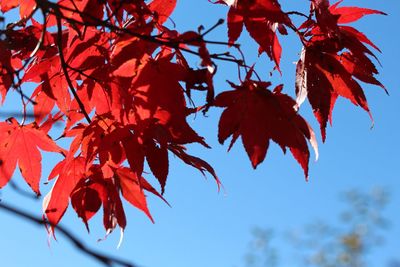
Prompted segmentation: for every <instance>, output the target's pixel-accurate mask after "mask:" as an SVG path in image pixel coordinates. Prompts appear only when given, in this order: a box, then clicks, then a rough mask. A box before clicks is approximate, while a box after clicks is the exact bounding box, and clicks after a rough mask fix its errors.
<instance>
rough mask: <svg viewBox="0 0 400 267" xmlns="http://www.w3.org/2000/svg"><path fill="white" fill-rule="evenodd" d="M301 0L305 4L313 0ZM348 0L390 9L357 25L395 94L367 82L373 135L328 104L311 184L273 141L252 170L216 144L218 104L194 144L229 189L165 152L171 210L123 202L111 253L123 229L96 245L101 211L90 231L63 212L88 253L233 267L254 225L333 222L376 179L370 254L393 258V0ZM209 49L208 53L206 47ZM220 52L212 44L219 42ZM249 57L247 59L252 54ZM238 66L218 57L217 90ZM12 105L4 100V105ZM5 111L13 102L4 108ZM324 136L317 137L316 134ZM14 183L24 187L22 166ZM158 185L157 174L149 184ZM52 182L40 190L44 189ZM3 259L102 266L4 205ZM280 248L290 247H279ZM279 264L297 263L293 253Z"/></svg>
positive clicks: (376, 259) (207, 14)
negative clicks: (382, 219) (387, 198)
mask: <svg viewBox="0 0 400 267" xmlns="http://www.w3.org/2000/svg"><path fill="white" fill-rule="evenodd" d="M178 2H179V3H178V8H177V9H176V12H175V13H174V14H173V16H172V19H173V20H174V21H175V23H176V24H177V25H178V29H180V30H189V29H196V28H197V27H198V26H199V25H200V24H205V25H204V26H205V27H206V28H207V27H208V26H211V25H212V24H214V22H216V21H217V20H218V19H219V18H225V15H226V11H227V9H226V7H223V6H214V5H212V4H210V3H209V2H208V1H207V0H196V1H193V0H192V1H189V0H182V1H178ZM284 2H293V1H282V3H283V6H284V8H285V10H291V9H296V6H297V5H298V4H290V5H291V6H289V5H284V4H285V3H284ZM296 2H304V6H303V7H304V9H307V2H308V1H305V0H304V1H296ZM344 5H362V6H365V7H369V8H375V9H380V10H382V11H384V12H387V13H388V14H389V16H387V17H384V16H369V17H366V18H364V19H363V20H362V21H361V22H358V23H357V24H356V25H357V27H358V28H359V29H360V30H361V31H363V32H364V33H366V34H367V35H368V36H369V37H370V38H371V39H372V41H373V42H375V44H377V45H378V46H379V47H380V48H381V50H382V52H383V53H382V54H381V55H379V59H380V61H381V63H382V68H379V70H380V72H381V74H380V75H379V79H380V80H381V81H382V82H383V84H384V85H385V86H386V87H387V89H388V90H389V92H390V96H387V95H386V94H385V93H384V92H383V91H382V90H381V89H380V88H378V87H373V86H367V85H364V86H363V87H364V88H365V92H366V95H367V98H368V101H369V105H370V108H371V110H372V113H373V116H374V119H375V127H374V128H373V129H372V130H371V129H370V125H371V122H370V120H369V117H368V115H367V114H366V113H365V112H364V111H363V110H362V109H360V108H357V107H354V106H352V105H350V103H349V102H348V101H345V100H343V101H342V100H341V101H338V104H337V106H336V108H335V110H334V118H333V127H332V128H328V131H327V141H326V143H325V144H321V142H319V145H320V158H319V160H318V162H314V161H311V162H310V181H309V182H305V180H304V177H303V174H302V170H301V168H300V167H299V166H298V164H297V163H296V162H295V160H294V159H293V158H292V157H291V155H289V154H288V155H283V154H282V152H281V150H280V149H279V148H278V147H277V146H276V145H271V147H270V149H269V152H268V155H267V159H266V160H265V162H264V163H262V164H261V165H260V166H259V167H258V168H257V170H256V171H254V170H253V169H252V168H251V165H250V162H249V160H248V158H247V156H246V155H245V152H244V150H243V148H242V146H241V142H240V141H238V142H237V144H236V146H235V147H234V148H233V149H232V151H231V152H230V153H229V154H228V153H227V152H226V149H227V147H226V146H223V147H222V146H220V145H219V144H218V142H217V136H216V133H217V122H218V121H217V119H218V118H219V114H220V112H221V110H218V109H212V110H211V111H210V113H209V116H208V117H207V118H204V117H203V116H200V115H199V116H197V117H196V118H189V120H190V122H191V124H192V125H194V127H195V129H196V130H197V131H198V132H199V134H200V135H202V136H205V137H206V139H207V141H208V143H209V144H210V145H211V146H212V147H213V149H211V150H206V149H203V148H202V147H200V146H191V147H190V149H191V152H192V153H193V154H194V155H197V156H201V157H203V158H205V159H207V160H208V162H209V163H211V164H212V165H213V166H214V167H215V169H216V171H217V173H218V175H219V177H220V178H221V180H222V182H223V185H224V188H225V190H222V191H221V192H219V193H218V191H217V186H216V184H215V183H214V181H213V179H212V178H211V177H209V178H208V179H207V180H205V179H204V178H203V176H202V175H201V174H199V173H198V172H197V171H195V170H193V169H191V168H189V167H187V166H184V165H183V164H181V163H180V162H178V161H176V160H174V159H172V162H171V166H170V168H171V169H170V176H169V180H168V184H167V187H166V194H165V197H166V199H167V200H168V201H169V203H170V204H171V206H172V208H170V207H168V206H166V205H165V204H164V203H163V202H162V201H160V200H158V199H155V198H150V199H149V205H150V209H151V212H152V214H153V217H154V219H155V224H152V223H151V222H150V221H149V220H148V219H147V218H146V217H145V215H144V214H142V213H140V212H138V211H136V210H135V209H134V208H133V207H130V206H128V205H125V207H126V212H127V217H128V226H127V228H126V231H125V237H124V241H123V244H122V246H121V248H120V249H116V247H117V243H118V239H119V233H118V232H115V233H114V234H113V235H111V236H109V238H108V239H107V240H106V241H103V242H97V239H99V238H102V237H103V236H104V230H103V228H102V219H101V214H99V215H97V216H96V217H95V218H93V219H92V220H91V230H92V231H91V233H90V234H87V233H86V230H85V227H84V225H83V224H82V223H81V222H80V220H79V219H78V218H77V217H76V215H75V213H74V212H73V211H72V210H69V211H68V213H67V215H66V217H65V218H64V219H63V221H62V224H63V225H65V226H67V227H68V228H70V229H72V230H73V231H74V232H75V233H76V234H77V235H78V236H80V237H81V238H82V239H83V240H85V242H86V243H87V244H88V245H89V246H90V247H92V248H95V249H98V250H100V251H104V252H106V253H109V254H112V255H115V256H119V257H121V258H125V259H128V260H130V261H132V262H133V263H136V264H138V265H139V266H145V267H205V266H210V267H214V266H215V267H234V266H243V256H244V254H245V253H246V249H247V244H248V242H249V241H250V239H251V234H250V230H251V229H252V228H253V227H254V226H260V227H269V228H273V229H274V230H275V231H277V232H285V231H287V230H290V229H293V228H298V227H299V226H301V225H304V224H307V223H310V222H312V221H314V220H316V219H318V218H322V219H324V220H326V221H331V222H332V221H335V220H336V218H337V214H338V212H339V211H340V210H341V209H342V207H343V206H342V203H341V202H340V201H339V200H338V195H339V193H340V192H343V191H346V190H349V189H353V188H357V189H361V190H369V189H371V188H373V187H374V186H382V187H384V188H387V189H389V191H390V192H391V193H392V197H391V202H390V204H389V206H388V209H387V210H386V212H385V215H386V216H387V217H388V218H389V220H390V221H391V228H390V232H389V234H388V235H387V236H386V237H387V239H386V243H385V244H384V246H383V247H382V248H381V249H380V250H379V251H378V252H376V253H374V254H373V255H371V257H370V260H371V263H373V264H374V265H371V266H376V267H381V266H385V265H386V263H387V262H388V261H389V260H390V259H393V258H394V257H396V256H397V257H400V256H399V255H400V241H399V240H400V213H399V207H400V191H399V190H400V188H399V187H400V181H399V178H400V177H399V176H400V175H399V169H400V167H399V166H400V164H399V163H400V156H399V154H398V151H399V150H400V141H399V138H398V137H399V132H400V125H399V115H400V105H399V100H400V92H399V88H400V78H399V77H400V75H399V67H398V64H399V60H400V52H399V48H398V45H399V43H400V30H399V29H398V25H399V24H400V3H399V2H398V0H386V1H375V0H364V1H355V0H345V1H344ZM209 39H216V40H222V41H224V40H226V26H225V25H224V26H222V27H220V28H219V29H218V30H216V31H215V32H214V33H213V34H212V35H210V38H209ZM281 40H282V43H283V46H284V53H283V58H282V70H283V76H282V77H280V76H279V75H277V74H276V73H275V74H274V76H273V77H272V80H273V82H274V83H276V84H277V83H284V84H285V88H284V90H285V92H287V93H289V94H292V95H293V92H294V88H293V87H294V86H293V85H294V68H295V66H294V64H293V62H295V61H297V57H298V52H299V50H300V46H299V44H298V43H297V42H295V41H294V39H293V38H290V37H288V38H281ZM240 42H241V43H243V44H244V47H245V48H244V49H245V50H246V48H247V49H248V50H252V51H256V46H255V45H254V43H253V42H252V41H250V39H249V38H248V36H247V35H243V36H242V38H241V39H240ZM212 49H213V48H211V50H212ZM216 49H217V48H216ZM250 54H251V55H250V58H252V59H253V60H256V61H257V62H258V67H259V68H258V71H259V72H260V73H263V74H264V75H265V76H267V75H268V72H269V71H270V69H271V68H272V65H271V64H270V63H268V60H267V58H266V57H265V56H263V57H261V58H260V59H256V58H255V53H254V52H252V53H250ZM250 62H251V61H250ZM235 73H236V72H235V68H234V66H229V65H225V64H221V65H220V68H219V73H218V75H217V77H216V88H217V90H218V91H222V90H226V89H229V88H228V86H227V85H226V83H225V82H224V81H225V80H226V79H231V80H235ZM9 102H10V101H9ZM6 107H7V108H8V109H11V108H12V103H6ZM301 113H302V114H303V115H304V116H305V117H306V118H307V120H308V121H309V122H310V123H311V124H312V126H313V128H314V129H315V130H316V131H317V130H318V126H317V124H316V122H315V119H314V118H313V117H312V116H311V111H310V108H309V105H308V104H307V103H305V104H304V105H303V106H302V108H301ZM319 141H320V138H319ZM43 162H44V170H43V177H47V174H48V173H49V171H50V170H51V168H52V166H53V165H54V164H55V163H56V159H54V158H53V157H52V156H49V155H46V156H45V157H44V159H43ZM14 177H15V178H14V179H15V181H18V183H19V184H21V186H22V187H24V188H26V186H25V185H23V183H21V181H22V179H21V177H20V175H19V172H15V175H14ZM153 182H154V180H153ZM49 187H50V186H49V185H47V186H46V185H42V191H43V192H47V191H48V189H49ZM0 192H1V199H2V200H4V201H6V202H8V203H15V204H16V205H18V206H20V207H22V208H24V209H25V210H28V211H31V212H34V213H35V214H38V215H39V214H40V211H41V203H40V201H39V202H38V203H37V204H32V202H31V200H24V199H22V198H21V197H20V196H18V195H17V194H15V193H14V192H13V190H10V189H9V188H5V189H4V190H3V189H2V190H1V191H0ZM0 228H1V229H2V231H1V236H0V262H1V264H0V265H1V266H7V267H24V266H33V267H36V266H41V267H43V266H58V267H69V266H73V265H76V266H84V267H92V266H101V265H99V264H98V263H97V262H94V261H93V260H91V259H88V258H87V257H86V256H82V254H80V252H78V251H76V250H75V249H74V248H73V247H72V246H71V245H70V243H69V242H68V241H67V240H65V239H64V238H62V237H61V236H59V239H58V241H57V242H55V241H54V240H53V241H51V244H50V246H48V242H47V233H46V231H45V230H44V229H42V228H40V227H36V226H33V225H31V224H30V223H27V222H25V221H23V220H20V219H18V218H15V217H14V216H12V215H8V214H6V213H4V212H2V211H0ZM279 249H282V250H283V251H287V250H288V248H287V247H286V245H285V244H281V247H279ZM286 256H287V257H288V259H287V260H285V261H284V262H283V265H282V266H285V267H286V266H295V262H293V261H291V259H290V256H291V255H290V254H287V255H286Z"/></svg>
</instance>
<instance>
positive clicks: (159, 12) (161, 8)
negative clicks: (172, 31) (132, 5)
mask: <svg viewBox="0 0 400 267" xmlns="http://www.w3.org/2000/svg"><path fill="white" fill-rule="evenodd" d="M176 1H177V0H153V1H151V3H150V4H149V9H150V10H151V11H152V12H154V13H155V14H156V16H157V22H158V23H159V24H164V22H166V21H167V20H168V18H169V17H170V16H171V14H172V12H173V11H174V9H175V6H176Z"/></svg>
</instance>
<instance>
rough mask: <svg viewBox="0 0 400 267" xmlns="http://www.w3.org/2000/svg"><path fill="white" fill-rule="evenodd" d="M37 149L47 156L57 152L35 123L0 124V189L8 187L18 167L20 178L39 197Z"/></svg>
mask: <svg viewBox="0 0 400 267" xmlns="http://www.w3.org/2000/svg"><path fill="white" fill-rule="evenodd" d="M38 148H40V149H42V150H44V151H49V152H60V151H61V149H60V148H59V147H58V146H57V145H56V143H55V142H54V141H53V140H52V139H51V138H50V137H49V136H48V135H47V134H46V133H45V132H43V131H42V130H41V129H40V128H39V127H38V126H37V125H36V123H31V124H28V125H20V124H19V123H18V122H17V121H16V120H15V119H14V118H11V119H8V120H7V122H1V123H0V160H1V165H0V187H3V186H4V185H6V184H7V183H8V181H9V180H10V179H11V177H12V175H13V173H14V170H15V167H16V166H17V163H18V166H19V169H20V171H21V174H22V177H24V179H25V181H26V182H27V184H28V185H29V186H30V187H31V188H32V190H33V191H34V192H35V193H36V194H38V195H40V190H39V182H40V178H41V174H42V165H41V162H42V155H41V153H40V151H39V149H38Z"/></svg>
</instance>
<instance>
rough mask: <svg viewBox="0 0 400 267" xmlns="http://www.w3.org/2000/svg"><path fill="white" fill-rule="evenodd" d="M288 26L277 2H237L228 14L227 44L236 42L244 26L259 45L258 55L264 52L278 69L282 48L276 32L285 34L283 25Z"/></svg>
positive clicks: (239, 0) (261, 0)
mask: <svg viewBox="0 0 400 267" xmlns="http://www.w3.org/2000/svg"><path fill="white" fill-rule="evenodd" d="M290 24H291V21H290V19H289V17H288V15H287V14H285V13H284V12H283V11H282V10H281V6H280V4H279V3H278V1H277V0H255V1H245V0H237V1H235V2H234V4H232V5H231V7H230V9H229V12H228V37H229V43H230V44H234V43H235V42H236V40H237V39H238V38H239V36H240V35H241V32H242V30H243V26H245V27H246V29H247V31H248V32H249V34H250V36H251V37H252V38H253V39H254V40H255V41H256V42H257V43H258V44H259V46H260V48H259V53H260V54H261V53H263V52H265V53H266V54H267V55H268V56H269V58H270V59H271V60H273V61H274V62H275V64H276V66H277V68H278V69H279V63H280V59H281V53H282V47H281V45H280V43H279V40H278V36H277V31H279V32H280V33H281V34H287V32H286V29H285V27H284V25H290Z"/></svg>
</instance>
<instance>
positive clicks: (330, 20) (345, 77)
mask: <svg viewBox="0 0 400 267" xmlns="http://www.w3.org/2000/svg"><path fill="white" fill-rule="evenodd" d="M340 2H341V1H339V2H338V3H336V4H334V5H332V6H329V1H327V0H314V1H313V2H312V4H313V5H314V7H315V10H316V11H315V12H316V20H308V21H306V22H305V23H304V24H303V25H302V26H301V27H300V29H306V31H305V33H304V36H305V37H309V40H307V41H306V43H305V47H304V48H303V51H302V53H301V58H300V60H299V61H298V63H297V70H296V72H297V73H296V93H297V103H298V105H300V104H301V103H302V102H303V101H304V100H305V99H306V97H308V100H309V102H310V104H311V106H312V108H313V112H314V115H315V116H316V118H317V120H318V122H319V123H320V128H321V134H322V139H323V141H325V138H326V125H327V121H328V120H329V121H330V122H332V110H333V108H334V106H335V102H336V99H337V98H338V97H339V96H342V97H344V98H347V99H349V100H350V101H351V102H352V103H353V104H354V105H357V106H361V107H362V108H363V109H364V110H366V111H367V112H368V113H369V115H370V116H371V114H370V110H369V107H368V103H367V100H366V97H365V95H364V92H363V89H362V88H361V86H360V85H359V83H358V81H357V79H358V80H361V81H363V82H366V83H370V84H375V85H378V86H380V87H382V88H384V86H383V85H382V84H381V83H380V82H379V81H378V80H377V79H376V78H375V77H374V75H375V74H377V73H378V71H377V69H376V68H375V66H374V64H373V63H372V61H371V60H370V59H369V57H368V56H373V57H375V55H374V54H373V53H372V52H371V51H370V50H369V49H368V48H367V47H366V46H365V45H364V44H367V45H370V46H372V47H373V48H375V49H377V50H378V51H379V49H378V48H377V47H376V46H375V45H374V44H373V43H372V42H371V41H370V40H369V39H368V38H367V37H366V36H365V35H364V34H362V33H361V32H359V31H357V30H356V29H354V28H353V27H350V26H344V25H340V23H349V22H353V21H355V20H358V19H359V18H361V17H362V16H364V15H366V14H384V13H383V12H380V11H376V10H372V9H365V8H358V7H343V8H338V5H339V4H340ZM371 118H372V117H371Z"/></svg>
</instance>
